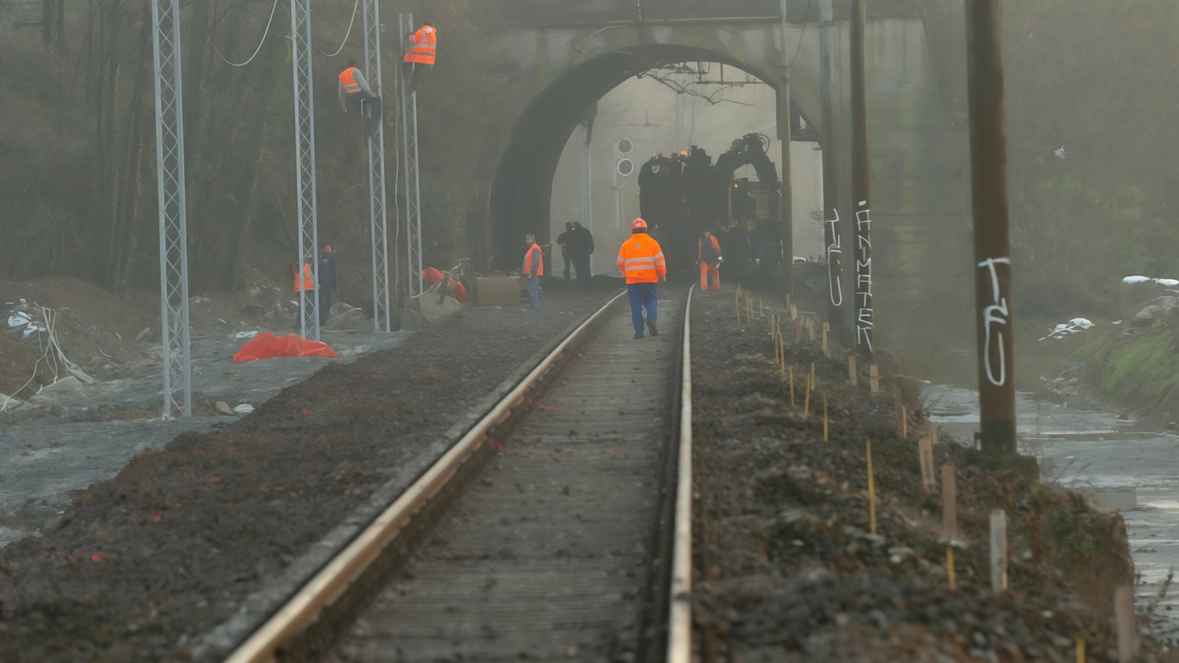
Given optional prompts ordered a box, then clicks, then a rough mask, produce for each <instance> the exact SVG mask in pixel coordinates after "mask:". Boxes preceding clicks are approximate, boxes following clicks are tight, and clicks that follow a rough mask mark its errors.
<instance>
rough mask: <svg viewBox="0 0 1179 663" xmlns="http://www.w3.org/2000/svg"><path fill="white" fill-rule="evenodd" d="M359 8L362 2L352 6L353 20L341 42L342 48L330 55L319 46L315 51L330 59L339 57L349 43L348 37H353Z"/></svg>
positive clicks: (358, 1)
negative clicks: (353, 27)
mask: <svg viewBox="0 0 1179 663" xmlns="http://www.w3.org/2000/svg"><path fill="white" fill-rule="evenodd" d="M359 8H360V0H356V4H354V5H352V20H350V21H348V32H346V33H344V41H342V42H340V47H339V48H337V49H336V52H335V53H328V52H327V51H325V50H323V49H322V48H320V47H318V46H316V47H315V50H317V51H319V52H320V53H323V54H324V55H326V56H328V57H329V58H334V57H336V56H337V55H339V54H340V51H342V50H344V45H345V44H347V43H348V37H350V36H352V26H353V25H356V10H358V9H359Z"/></svg>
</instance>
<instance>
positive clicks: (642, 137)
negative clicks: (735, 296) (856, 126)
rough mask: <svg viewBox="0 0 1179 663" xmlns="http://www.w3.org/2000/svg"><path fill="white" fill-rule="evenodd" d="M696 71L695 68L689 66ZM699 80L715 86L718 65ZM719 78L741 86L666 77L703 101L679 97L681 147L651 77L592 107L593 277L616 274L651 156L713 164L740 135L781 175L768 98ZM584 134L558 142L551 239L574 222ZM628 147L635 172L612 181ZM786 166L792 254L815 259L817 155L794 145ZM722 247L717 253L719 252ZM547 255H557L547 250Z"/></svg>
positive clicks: (811, 147) (659, 86)
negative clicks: (622, 145) (621, 149)
mask: <svg viewBox="0 0 1179 663" xmlns="http://www.w3.org/2000/svg"><path fill="white" fill-rule="evenodd" d="M693 66H695V65H693ZM700 66H701V67H703V68H704V69H705V70H707V71H708V75H707V78H706V80H718V78H719V76H720V69H721V67H720V65H719V64H716V63H711V62H705V63H703V64H701V65H700ZM724 72H725V73H724V76H725V80H726V81H728V80H734V81H738V82H742V81H748V83H744V84H739V85H737V86H734V87H724V86H721V85H696V84H694V83H693V82H694V81H695V80H696V77H695V76H691V75H685V74H680V75H674V74H672V75H669V76H668V78H669V79H672V80H675V81H676V82H677V83H679V84H680V85H683V86H684V87H688V88H689V89H690V90H692V91H693V92H699V93H701V94H702V95H703V96H711V97H712V102H709V101H708V100H707V99H705V98H703V97H702V96H697V95H695V94H685V95H683V96H684V125H685V126H684V136H685V137H686V140H685V142H684V145H676V144H675V138H676V127H675V124H676V99H675V98H676V92H675V90H673V89H671V88H670V87H668V86H667V85H665V84H663V83H661V82H659V81H657V80H654V79H652V78H651V77H644V78H631V79H628V80H627V81H626V82H624V83H623V84H622V85H619V86H618V87H616V88H614V89H613V90H611V91H610V93H609V94H607V95H606V96H605V97H603V98H602V100H601V101H600V102H598V117H597V120H596V121H595V122H594V130H593V136H592V140H591V146H590V154H591V157H590V158H591V166H590V168H591V172H592V174H593V182H592V185H593V227H592V228H591V231H592V232H593V234H594V242H595V244H596V250H595V251H594V255H593V256H592V267H593V271H594V273H595V274H609V275H611V276H613V275H616V272H617V268H616V267H615V265H614V259H615V257H616V256H617V254H618V251H617V248H618V245H619V244H621V242H622V240H623V239H624V238H625V237H626V236H627V235H629V234H630V222H631V221H633V220H634V219H635V217H637V216H639V186H638V175H639V169H640V168H641V167H642V165H643V164H644V163H646V162H647V160H648V159H650V158H651V156H652V155H653V154H655V153H656V152H661V153H663V154H664V155H669V154H673V153H675V152H679V151H680V150H686V149H688V147H689V146H690V145H696V146H699V147H701V148H703V149H704V150H705V151H707V152H708V155H709V156H710V157H712V160H713V163H716V158H717V157H718V156H720V155H721V154H723V153H724V152H726V151H727V150H728V149H729V145H730V144H731V143H732V142H733V140H735V139H737V138H740V137H741V136H744V135H745V134H747V133H754V132H756V133H761V134H765V135H766V136H767V137H769V139H770V147H769V157H770V161H772V162H774V165H775V166H777V168H778V173H779V176H781V172H782V164H781V163H780V162H781V160H782V159H781V154H782V148H781V145H782V142H781V141H779V140H778V139H777V123H776V119H775V116H774V113H775V103H776V101H775V92H774V90H773V88H771V87H769V86H768V85H765V84H762V83H761V82H760V81H758V80H757V79H756V78H753V77H751V76H749V75H747V74H746V73H745V72H742V71H740V70H737V69H734V68H732V67H725V68H724ZM583 136H584V133H583V131H582V128H581V127H580V126H578V128H577V129H575V130H574V132H573V135H572V136H570V138H569V141H568V142H567V143H566V144H565V150H564V151H563V152H562V153H561V162H560V164H559V165H558V167H557V174H556V177H555V178H554V181H553V199H552V203H551V207H550V209H551V214H552V216H551V219H552V225H551V228H550V235H549V236H550V238H551V239H552V240H553V241H554V242H555V241H556V237H557V236H558V235H559V234H561V232H563V231H564V229H565V223H566V222H572V221H580V220H581V143H582V139H583ZM624 137H625V138H629V139H630V140H631V141H632V142H633V143H634V149H633V150H632V151H631V153H630V155H629V156H630V159H631V160H632V161H633V162H634V165H635V169H634V172H633V173H632V174H631V175H630V177H621V176H616V175H615V173H614V167H615V145H616V144H617V142H618V140H619V139H621V138H624ZM791 162H792V167H793V173H792V177H791V181H792V182H793V184H794V206H793V207H794V254H795V255H796V256H804V257H811V256H814V257H816V258H817V257H818V256H820V255H821V254H822V252H823V228H822V224H821V222H820V221H817V220H815V219H814V218H812V213H814V214H816V215H818V214H821V211H822V207H823V205H822V199H823V198H822V195H823V191H822V177H821V175H822V153H821V152H820V151H819V150H818V144H817V143H809V142H806V143H804V142H797V141H795V142H793V144H792V146H791ZM733 177H734V178H742V177H748V178H749V179H750V181H753V182H756V181H757V174H756V173H755V172H754V171H753V167H752V166H743V167H741V168H739V169H737V170H736V171H735V172H734V173H733ZM615 180H617V182H618V184H619V187H620V188H621V189H622V215H621V220H620V222H619V220H618V219H616V214H615V198H614V196H615V192H614V190H613V187H614V182H615ZM722 248H723V247H722ZM554 251H555V252H554V256H559V253H558V252H556V251H557V250H556V249H554ZM553 269H554V271H556V270H560V269H563V265H562V264H561V263H560V259H559V258H557V259H556V260H555V261H554V263H553Z"/></svg>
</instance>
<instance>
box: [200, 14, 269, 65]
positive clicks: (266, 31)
mask: <svg viewBox="0 0 1179 663" xmlns="http://www.w3.org/2000/svg"><path fill="white" fill-rule="evenodd" d="M276 9H278V0H274V6H272V7H271V8H270V19H269V20H268V21H266V30H265V31H264V32H263V33H262V41H260V42H258V48H255V49H254V54H253V55H251V56H250V59H248V60H246V61H245V62H242V63H241V64H238V63H236V62H230V61H229V60H226V59H225V56H224V55H222V54H221V51H219V50H217V44H213V52H214V53H216V54H217V57H219V58H221V60H222V61H223V62H224V63H225V64H227V65H229V66H231V67H244V66H246V65H248V64H250V63H251V62H253V61H254V58H255V57H257V56H258V52H259V51H261V50H262V44H265V43H266V35H268V34H270V25H271V24H272V23H274V11H275V10H276Z"/></svg>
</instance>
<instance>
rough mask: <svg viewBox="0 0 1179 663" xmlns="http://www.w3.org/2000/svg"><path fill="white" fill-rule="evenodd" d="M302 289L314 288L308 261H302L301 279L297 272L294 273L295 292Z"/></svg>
mask: <svg viewBox="0 0 1179 663" xmlns="http://www.w3.org/2000/svg"><path fill="white" fill-rule="evenodd" d="M300 281H301V282H300ZM300 286H302V287H300ZM303 290H315V276H314V275H313V274H312V273H311V264H310V263H303V278H302V279H300V278H299V275H298V274H295V292H302V291H303Z"/></svg>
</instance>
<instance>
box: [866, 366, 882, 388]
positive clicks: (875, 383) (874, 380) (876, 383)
mask: <svg viewBox="0 0 1179 663" xmlns="http://www.w3.org/2000/svg"><path fill="white" fill-rule="evenodd" d="M868 383H869V384H870V385H871V386H872V393H873V394H879V393H880V369H878V368H876V364H872V365H871V366H869V367H868Z"/></svg>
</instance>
